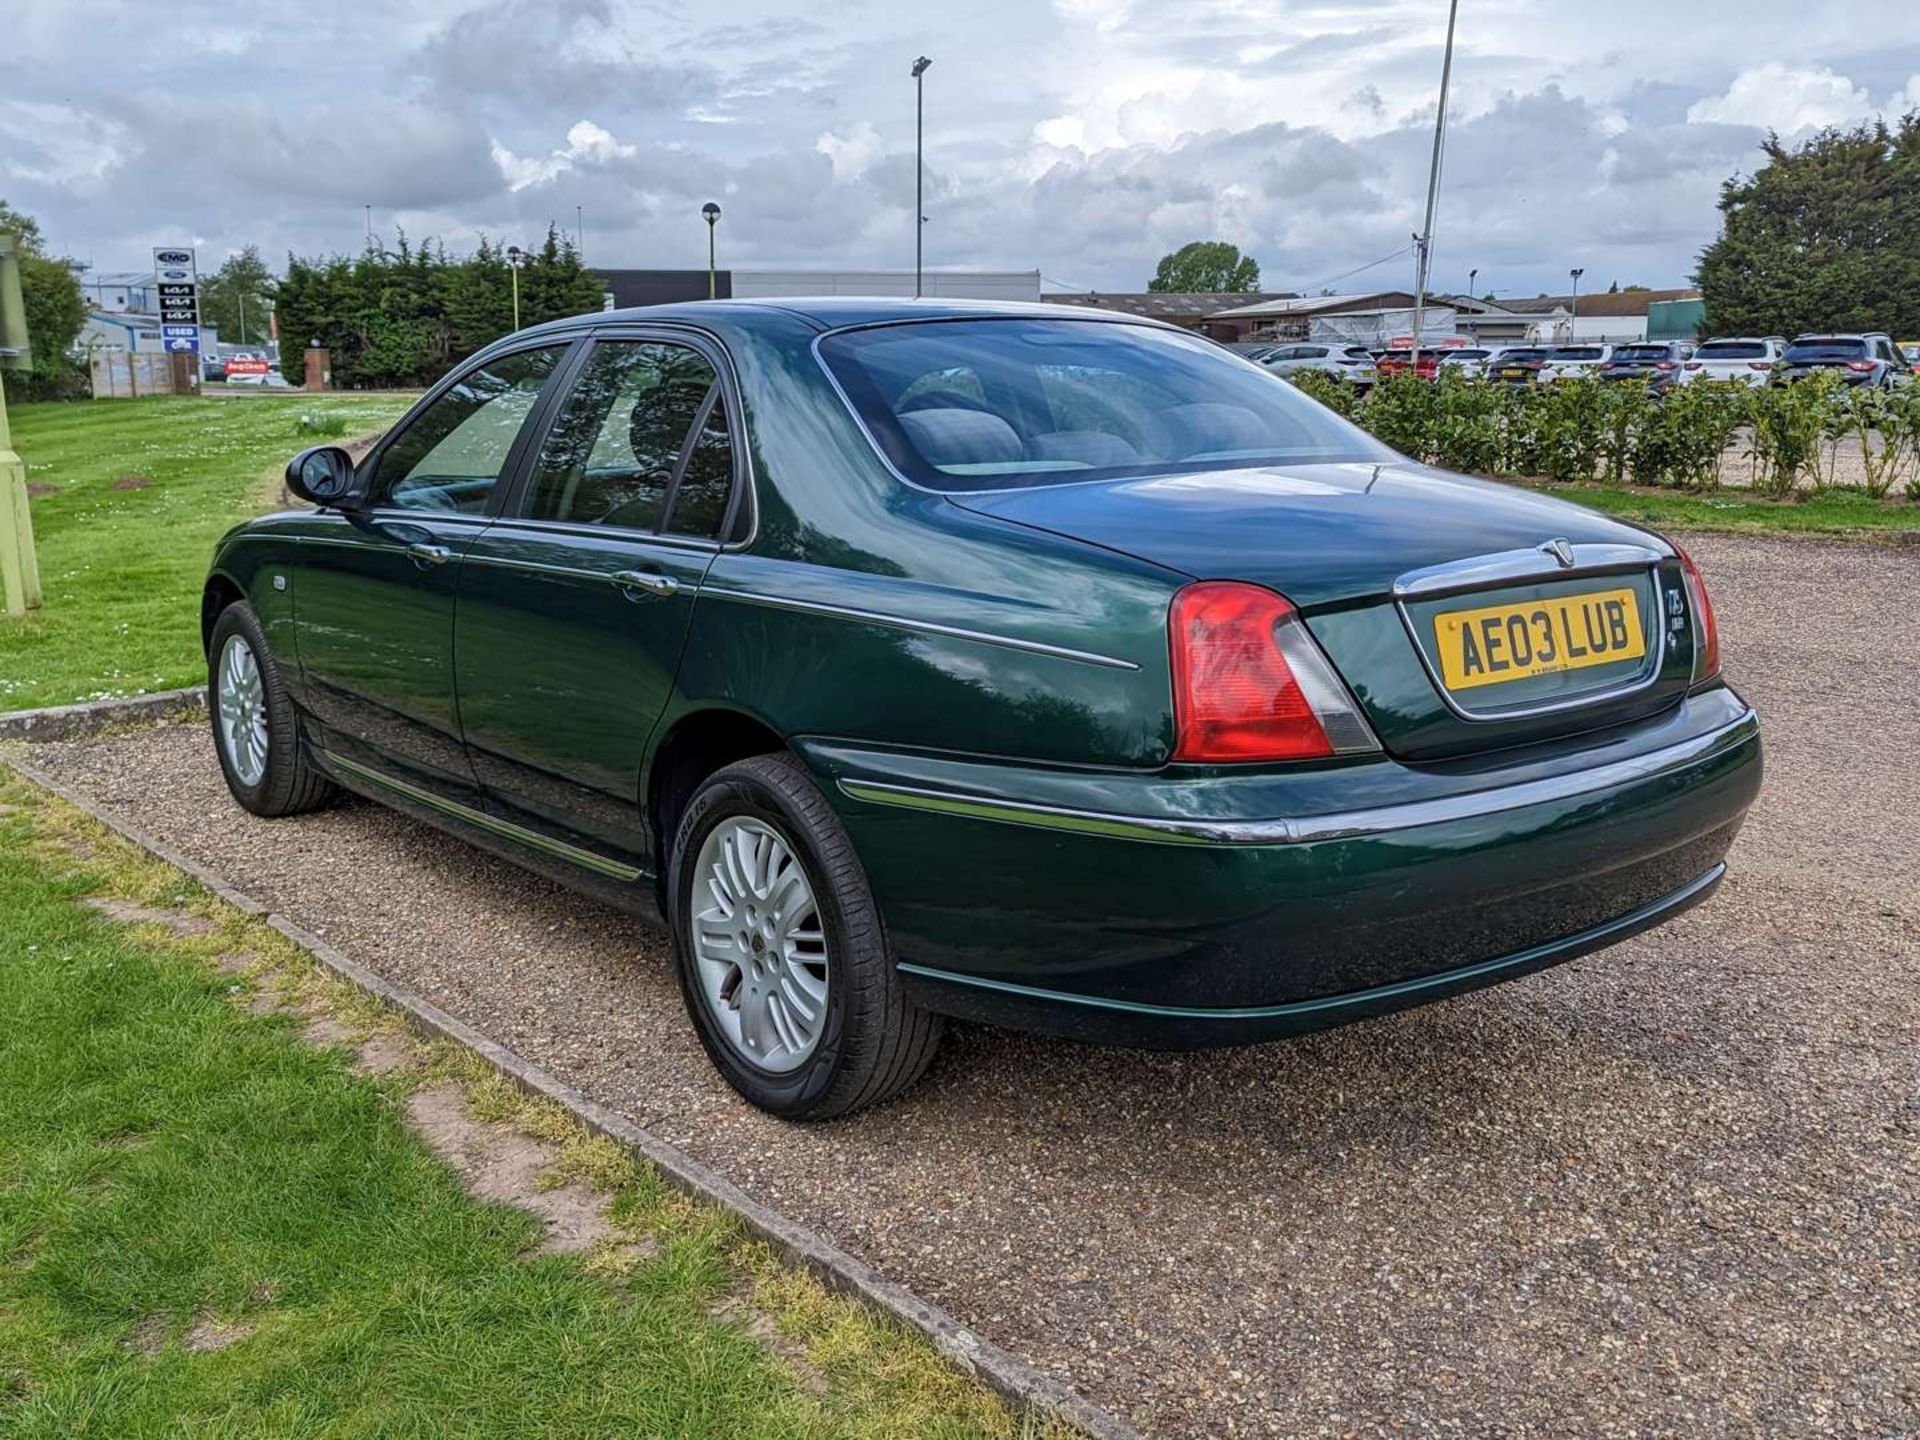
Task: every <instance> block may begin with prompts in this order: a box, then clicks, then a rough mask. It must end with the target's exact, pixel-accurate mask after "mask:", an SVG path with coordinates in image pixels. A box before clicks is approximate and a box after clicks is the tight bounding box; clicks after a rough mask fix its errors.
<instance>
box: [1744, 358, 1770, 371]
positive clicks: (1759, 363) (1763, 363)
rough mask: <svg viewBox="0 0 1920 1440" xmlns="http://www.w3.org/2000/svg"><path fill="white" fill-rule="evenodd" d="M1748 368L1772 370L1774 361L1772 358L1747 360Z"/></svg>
mask: <svg viewBox="0 0 1920 1440" xmlns="http://www.w3.org/2000/svg"><path fill="white" fill-rule="evenodd" d="M1747 368H1748V369H1749V370H1771V369H1773V368H1774V363H1773V361H1771V360H1749V361H1748V362H1747Z"/></svg>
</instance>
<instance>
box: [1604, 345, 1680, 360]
mask: <svg viewBox="0 0 1920 1440" xmlns="http://www.w3.org/2000/svg"><path fill="white" fill-rule="evenodd" d="M1613 358H1614V359H1616V360H1671V359H1672V358H1673V357H1672V356H1671V355H1670V354H1668V353H1667V347H1666V346H1664V345H1622V346H1621V347H1620V348H1619V349H1618V350H1616V351H1614V352H1613Z"/></svg>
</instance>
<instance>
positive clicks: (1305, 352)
mask: <svg viewBox="0 0 1920 1440" xmlns="http://www.w3.org/2000/svg"><path fill="white" fill-rule="evenodd" d="M1260 363H1261V364H1262V365H1264V366H1266V367H1267V369H1269V370H1273V371H1276V372H1278V373H1279V374H1281V375H1291V374H1293V373H1295V372H1296V371H1300V370H1318V371H1319V372H1320V373H1321V374H1323V375H1332V376H1334V377H1335V378H1336V379H1340V380H1345V381H1348V382H1350V383H1351V384H1353V385H1357V386H1359V387H1360V388H1361V389H1363V390H1364V389H1365V388H1366V387H1367V386H1369V385H1371V384H1373V382H1374V381H1375V380H1376V379H1378V378H1379V372H1378V370H1377V369H1376V368H1375V366H1374V363H1373V355H1372V353H1371V352H1369V351H1368V350H1367V348H1366V347H1365V346H1364V345H1344V344H1339V343H1335V342H1330V341H1315V342H1314V343H1312V344H1302V345H1280V346H1276V347H1275V348H1274V349H1273V350H1272V351H1271V352H1269V353H1268V354H1266V355H1263V356H1261V357H1260Z"/></svg>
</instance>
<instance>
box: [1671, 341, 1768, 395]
mask: <svg viewBox="0 0 1920 1440" xmlns="http://www.w3.org/2000/svg"><path fill="white" fill-rule="evenodd" d="M1786 351H1787V342H1786V341H1785V340H1784V339H1782V338H1781V337H1780V336H1778V335H1767V336H1763V337H1752V336H1746V337H1734V336H1729V337H1728V338H1726V339H1724V340H1703V341H1701V343H1700V345H1699V346H1698V348H1696V349H1695V350H1694V352H1693V358H1692V359H1691V360H1689V361H1687V363H1686V364H1685V365H1684V366H1682V367H1681V370H1680V383H1681V384H1682V385H1691V384H1693V382H1694V381H1696V380H1717V381H1719V382H1720V383H1722V384H1724V385H1747V386H1751V387H1752V388H1754V389H1756V390H1757V389H1759V388H1760V387H1761V386H1762V385H1765V384H1766V383H1767V379H1768V377H1769V376H1771V375H1772V374H1773V367H1774V366H1775V364H1777V363H1778V362H1779V360H1780V357H1781V356H1782V355H1784V354H1786Z"/></svg>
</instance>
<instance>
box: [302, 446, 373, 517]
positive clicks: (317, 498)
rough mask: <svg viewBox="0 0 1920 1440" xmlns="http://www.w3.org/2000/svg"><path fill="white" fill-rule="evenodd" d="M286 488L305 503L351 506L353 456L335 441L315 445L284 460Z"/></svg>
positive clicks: (336, 507)
mask: <svg viewBox="0 0 1920 1440" xmlns="http://www.w3.org/2000/svg"><path fill="white" fill-rule="evenodd" d="M287 489H289V490H291V491H292V492H293V493H294V494H295V495H298V496H299V497H300V498H301V499H302V500H305V501H307V502H308V503H309V504H313V505H321V506H330V507H333V508H335V509H351V508H352V507H353V501H354V498H355V496H356V494H357V491H356V489H355V486H354V481H353V457H352V456H351V455H349V454H347V452H346V451H344V450H342V449H341V448H340V447H339V446H338V445H316V446H314V447H313V448H312V449H311V450H302V451H301V452H300V453H299V454H298V455H296V456H294V457H293V459H292V460H290V461H288V462H287Z"/></svg>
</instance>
